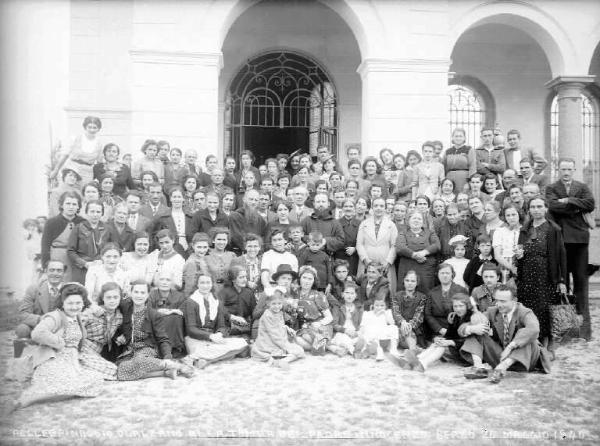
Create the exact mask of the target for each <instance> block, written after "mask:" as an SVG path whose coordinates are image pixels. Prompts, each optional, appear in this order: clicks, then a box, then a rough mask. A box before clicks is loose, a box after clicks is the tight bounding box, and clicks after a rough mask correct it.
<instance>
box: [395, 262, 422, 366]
mask: <svg viewBox="0 0 600 446" xmlns="http://www.w3.org/2000/svg"><path fill="white" fill-rule="evenodd" d="M418 284H419V276H417V273H416V272H415V271H412V270H411V271H407V272H406V274H405V276H404V289H403V290H402V291H398V292H397V293H396V294H395V295H394V296H393V297H392V314H393V315H394V320H395V321H396V325H397V326H398V329H399V332H400V343H399V345H400V346H401V347H402V348H407V347H408V352H406V354H405V356H406V357H407V358H408V357H410V355H412V354H414V351H415V350H416V347H417V343H419V344H420V345H423V344H424V339H423V313H424V310H425V301H426V300H427V298H426V296H425V295H424V294H423V293H421V292H419V291H417V286H418Z"/></svg>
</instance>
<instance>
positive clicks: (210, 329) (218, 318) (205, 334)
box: [183, 273, 248, 368]
mask: <svg viewBox="0 0 600 446" xmlns="http://www.w3.org/2000/svg"><path fill="white" fill-rule="evenodd" d="M213 287H214V283H213V278H212V276H210V275H209V274H207V273H201V274H200V277H198V289H197V290H196V291H194V293H193V294H192V295H191V296H190V297H188V298H187V299H186V300H185V303H184V311H183V315H184V318H185V333H186V336H185V346H186V349H187V351H188V355H189V359H190V360H191V361H192V363H193V365H194V366H195V367H197V368H204V367H206V366H207V365H208V364H211V363H214V362H217V361H223V360H226V359H231V358H234V357H236V356H238V355H239V356H244V355H246V354H247V353H248V343H247V342H246V341H245V340H244V339H242V338H236V337H231V338H230V337H226V336H227V335H228V334H229V328H228V327H227V326H226V325H225V315H224V314H225V311H224V309H223V304H221V303H220V302H219V301H218V300H217V299H216V298H215V297H214V295H213V290H214V288H213Z"/></svg>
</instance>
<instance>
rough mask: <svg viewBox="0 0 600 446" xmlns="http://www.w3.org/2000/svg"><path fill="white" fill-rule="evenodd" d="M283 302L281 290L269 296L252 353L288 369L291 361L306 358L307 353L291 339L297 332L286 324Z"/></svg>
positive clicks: (258, 358) (271, 363) (258, 357)
mask: <svg viewBox="0 0 600 446" xmlns="http://www.w3.org/2000/svg"><path fill="white" fill-rule="evenodd" d="M283 304H284V299H283V293H282V292H281V291H280V290H275V291H274V292H273V294H272V295H270V296H269V297H267V309H266V310H265V312H264V313H263V315H262V316H261V318H260V321H259V323H258V336H257V338H256V341H255V342H254V344H252V350H251V355H252V358H254V359H257V360H259V361H267V363H268V364H269V365H272V366H275V367H280V368H282V369H284V370H287V369H289V367H290V366H289V363H290V362H292V361H295V360H297V359H300V358H304V356H305V354H304V350H303V349H302V347H300V346H299V345H297V344H295V343H293V342H290V340H289V337H295V334H296V333H295V332H294V330H293V329H291V328H290V327H288V326H286V325H285V322H284V320H283V311H282V309H283Z"/></svg>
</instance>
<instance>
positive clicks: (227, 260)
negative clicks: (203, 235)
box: [206, 226, 236, 295]
mask: <svg viewBox="0 0 600 446" xmlns="http://www.w3.org/2000/svg"><path fill="white" fill-rule="evenodd" d="M208 235H209V236H210V237H211V239H212V243H213V249H211V250H210V251H209V253H208V255H207V256H206V266H207V267H208V271H209V272H210V274H211V276H212V277H213V279H214V281H215V286H214V288H215V293H216V295H218V294H219V292H220V291H221V290H222V289H223V284H224V283H225V279H227V271H229V266H230V265H231V262H232V261H233V259H235V258H236V255H235V254H234V253H233V252H231V251H226V250H225V248H226V247H227V244H228V243H229V240H230V234H229V229H227V228H225V227H222V226H217V227H214V228H212V229H211V230H210V232H209V234H208Z"/></svg>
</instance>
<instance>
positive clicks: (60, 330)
mask: <svg viewBox="0 0 600 446" xmlns="http://www.w3.org/2000/svg"><path fill="white" fill-rule="evenodd" d="M89 304H90V302H89V301H88V299H87V292H86V290H85V288H84V287H83V286H81V285H79V284H76V283H68V284H65V285H63V286H62V287H61V289H60V297H59V302H58V305H57V308H58V309H56V310H54V311H51V312H50V313H47V314H45V315H44V316H43V317H42V319H41V320H40V323H39V324H38V325H37V326H36V327H35V328H34V329H33V331H32V333H31V338H32V340H33V341H34V342H35V343H36V344H35V345H30V346H28V347H26V348H25V350H24V351H23V354H22V356H21V358H19V359H18V360H16V361H18V362H21V363H29V364H31V365H32V366H33V377H32V380H31V386H30V387H29V388H27V389H25V391H23V393H22V394H21V397H20V398H19V400H18V401H17V408H22V407H26V406H29V405H31V404H34V403H41V402H50V401H59V400H64V399H68V398H73V397H95V396H98V395H99V394H100V392H101V390H102V388H101V385H102V375H101V374H99V373H97V372H94V371H91V370H88V369H85V368H84V367H82V365H81V364H80V358H81V347H82V342H83V340H84V339H85V337H86V332H85V328H84V326H83V322H82V318H81V313H82V311H83V310H84V309H85V308H86V307H88V306H89ZM26 371H27V372H31V370H26ZM21 378H26V376H23V377H21Z"/></svg>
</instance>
